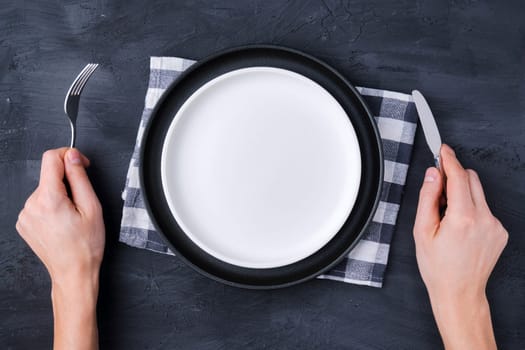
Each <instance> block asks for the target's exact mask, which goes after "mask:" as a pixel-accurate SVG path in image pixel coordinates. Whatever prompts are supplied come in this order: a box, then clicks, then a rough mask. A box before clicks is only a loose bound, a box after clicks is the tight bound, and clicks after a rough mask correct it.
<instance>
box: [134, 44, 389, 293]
mask: <svg viewBox="0 0 525 350" xmlns="http://www.w3.org/2000/svg"><path fill="white" fill-rule="evenodd" d="M254 66H266V67H276V68H283V69H288V70H290V71H294V72H296V73H299V74H302V75H304V76H306V77H308V78H310V79H312V80H313V81H315V82H317V83H318V84H319V85H321V86H322V87H324V88H325V89H326V90H327V91H328V92H330V93H331V94H332V96H333V97H334V98H335V99H336V100H337V101H338V102H339V103H340V104H341V106H342V107H343V109H344V110H345V112H346V114H347V115H348V116H349V118H350V121H351V122H352V125H353V127H354V129H355V131H356V134H357V138H358V140H359V147H360V149H361V161H362V166H361V169H362V170H361V171H362V173H361V184H360V187H359V193H358V196H357V199H356V204H355V205H354V208H353V209H352V212H351V213H350V215H349V217H348V219H347V220H346V222H345V223H344V225H343V227H342V228H341V230H340V231H339V232H338V233H337V234H336V235H335V236H334V238H332V239H331V240H330V241H329V242H328V243H327V244H326V245H325V246H324V247H322V248H321V249H320V250H318V251H317V252H316V253H314V254H312V255H310V256H309V257H307V258H305V259H302V260H300V261H298V262H295V263H293V264H289V265H286V266H282V267H278V268H268V269H253V268H245V267H240V266H236V265H232V264H228V263H226V262H224V261H221V260H219V259H217V258H215V257H213V256H212V255H210V254H208V253H206V252H205V251H204V250H202V249H201V248H199V247H198V246H197V245H196V244H195V243H193V242H192V241H191V239H190V238H189V237H188V236H187V235H186V234H185V233H184V231H183V230H182V229H181V228H180V227H179V225H178V224H177V221H176V220H175V218H174V217H173V215H172V214H171V211H170V209H169V207H168V204H167V201H166V198H165V196H164V191H163V189H162V182H161V171H160V169H161V167H160V164H161V153H162V147H163V143H164V139H165V137H166V133H167V131H168V128H169V126H170V124H171V122H172V120H173V118H174V117H175V115H176V114H177V111H178V110H179V108H180V107H181V106H182V105H183V103H184V102H185V101H186V99H187V98H188V97H190V96H191V95H192V94H193V93H194V92H195V91H196V90H197V89H198V88H200V87H201V86H202V85H204V84H206V83H207V82H208V81H210V80H212V79H214V78H216V77H218V76H220V75H222V74H224V73H227V72H230V71H232V70H236V69H240V68H247V67H254ZM140 160H141V164H140V181H141V186H142V190H143V194H144V200H145V204H146V208H147V209H148V211H149V214H150V216H151V218H152V220H153V222H154V224H155V227H156V228H157V230H158V231H159V232H160V233H161V234H162V236H163V237H164V238H165V240H166V243H167V244H168V246H169V247H170V248H171V249H172V251H173V252H175V254H176V255H177V256H178V257H179V258H181V259H182V260H184V261H185V262H186V263H187V264H189V265H190V266H191V267H193V268H194V269H195V270H197V271H199V272H201V273H203V274H204V275H206V276H208V277H211V278H213V279H216V280H218V281H221V282H224V283H227V284H230V285H234V286H238V287H245V288H258V289H266V288H278V287H285V286H290V285H292V284H296V283H299V282H302V281H306V280H308V279H311V278H314V277H316V276H318V275H319V274H321V273H323V272H324V271H327V270H328V269H330V268H331V267H333V266H334V265H335V264H336V263H337V262H339V261H340V260H341V259H342V258H344V257H345V256H346V255H347V254H348V253H349V251H350V250H351V249H352V248H353V246H354V245H355V243H356V242H357V240H358V239H359V237H360V236H361V234H362V233H363V231H364V229H365V228H366V226H367V225H368V223H369V222H370V220H371V218H372V215H373V214H374V211H375V209H376V207H377V204H378V202H379V196H380V192H381V184H382V179H383V154H382V147H381V139H380V138H379V133H378V130H377V126H376V124H375V122H374V120H373V117H372V115H371V114H370V111H369V110H368V108H367V107H366V105H365V102H364V101H363V99H362V97H361V96H360V95H359V93H358V92H357V91H356V90H355V88H354V87H353V86H352V85H351V84H349V83H348V81H346V79H344V78H343V77H342V76H341V75H340V74H339V73H337V72H336V71H335V70H334V69H332V68H331V67H329V66H328V65H327V64H325V63H323V62H321V61H319V60H317V59H315V58H313V57H311V56H309V55H306V54H304V53H302V52H299V51H296V50H291V49H287V48H282V47H276V46H248V47H242V48H236V49H233V50H228V51H225V52H222V53H219V54H216V55H213V56H211V57H209V58H207V59H204V60H202V61H200V62H198V63H196V64H194V65H193V66H191V67H190V68H189V69H188V70H186V71H185V72H184V73H183V74H182V75H181V76H180V77H179V78H178V79H177V80H176V81H175V82H173V83H172V84H171V85H170V87H169V88H168V89H167V90H166V92H165V93H164V94H163V96H162V97H161V99H160V100H159V102H158V103H157V105H156V107H155V109H154V110H153V112H152V115H151V118H150V121H149V124H148V126H147V128H146V131H145V134H144V138H143V141H142V152H141V157H140Z"/></svg>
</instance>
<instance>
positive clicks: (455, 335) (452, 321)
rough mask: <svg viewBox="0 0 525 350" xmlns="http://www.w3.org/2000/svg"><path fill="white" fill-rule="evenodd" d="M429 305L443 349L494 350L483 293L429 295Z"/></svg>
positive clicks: (488, 308) (486, 301)
mask: <svg viewBox="0 0 525 350" xmlns="http://www.w3.org/2000/svg"><path fill="white" fill-rule="evenodd" d="M430 301H431V304H432V310H433V313H434V317H435V320H436V323H437V326H438V329H439V332H440V333H441V336H442V338H443V343H444V345H445V348H446V349H466V348H476V349H494V348H495V341H494V335H493V331H492V321H491V316H490V307H489V303H488V300H487V297H486V295H485V293H484V292H482V293H472V294H468V293H455V294H453V293H441V294H439V295H432V294H431V295H430Z"/></svg>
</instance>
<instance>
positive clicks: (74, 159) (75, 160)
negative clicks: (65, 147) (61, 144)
mask: <svg viewBox="0 0 525 350" xmlns="http://www.w3.org/2000/svg"><path fill="white" fill-rule="evenodd" d="M67 159H68V161H69V162H70V163H71V164H81V163H82V160H81V159H80V152H78V151H77V150H76V149H74V148H72V149H70V150H69V151H68V152H67Z"/></svg>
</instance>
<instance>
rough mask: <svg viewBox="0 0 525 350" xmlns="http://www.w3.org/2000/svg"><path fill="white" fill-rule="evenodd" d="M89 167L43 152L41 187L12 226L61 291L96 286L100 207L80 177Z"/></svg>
mask: <svg viewBox="0 0 525 350" xmlns="http://www.w3.org/2000/svg"><path fill="white" fill-rule="evenodd" d="M88 165H89V160H88V159H87V158H86V157H85V156H83V155H82V154H81V153H80V152H79V151H78V150H76V149H69V148H60V149H55V150H49V151H47V152H45V153H44V155H43V157H42V169H41V174H40V183H39V185H38V187H37V189H36V190H35V191H34V192H33V194H32V195H31V196H30V197H29V199H28V200H27V202H26V203H25V206H24V209H23V210H22V211H21V212H20V215H19V217H18V222H17V223H16V228H17V230H18V232H19V233H20V235H21V236H22V238H23V239H24V240H25V241H26V242H27V243H28V244H29V246H30V247H31V249H32V250H33V251H34V252H35V254H36V255H37V256H38V257H39V258H40V260H42V262H43V263H44V265H45V266H46V268H47V270H48V272H49V274H50V276H51V280H52V282H53V285H54V286H58V285H59V286H61V287H62V288H66V289H67V288H68V287H69V286H71V285H77V284H78V282H79V281H82V282H86V281H88V282H91V283H92V285H93V286H94V287H96V286H98V274H99V269H100V264H101V261H102V255H103V252H104V241H105V232H104V231H105V230H104V222H103V218H102V207H101V205H100V202H99V200H98V198H97V196H96V194H95V192H94V190H93V187H92V186H91V183H90V181H89V178H88V176H87V174H86V171H85V167H87V166H88ZM64 179H65V180H67V182H68V183H69V185H70V188H71V194H72V198H69V197H68V194H67V191H66V186H65V184H64Z"/></svg>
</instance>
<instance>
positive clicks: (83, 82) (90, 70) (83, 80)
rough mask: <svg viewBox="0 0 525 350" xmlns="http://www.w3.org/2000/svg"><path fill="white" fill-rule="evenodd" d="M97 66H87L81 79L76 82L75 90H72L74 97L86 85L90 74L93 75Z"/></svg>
mask: <svg viewBox="0 0 525 350" xmlns="http://www.w3.org/2000/svg"><path fill="white" fill-rule="evenodd" d="M97 66H98V65H96V64H91V63H90V64H89V68H88V69H87V70H86V71H85V72H84V74H83V75H82V77H81V78H80V79H79V80H78V83H77V84H76V85H75V88H74V89H73V94H74V95H79V94H80V92H81V90H82V88H83V87H84V85H86V82H87V80H88V79H89V77H90V76H91V74H93V72H94V71H95V69H96V68H97Z"/></svg>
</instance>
